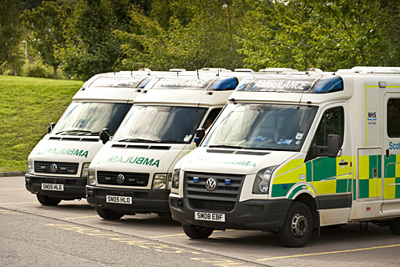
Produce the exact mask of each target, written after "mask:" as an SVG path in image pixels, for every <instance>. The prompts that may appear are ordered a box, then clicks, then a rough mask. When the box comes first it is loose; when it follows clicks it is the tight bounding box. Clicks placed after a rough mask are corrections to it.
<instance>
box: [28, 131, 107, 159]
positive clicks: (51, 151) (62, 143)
mask: <svg viewBox="0 0 400 267" xmlns="http://www.w3.org/2000/svg"><path fill="white" fill-rule="evenodd" d="M102 146H103V143H102V142H101V141H99V138H98V137H82V136H54V135H46V136H45V137H43V139H42V140H40V142H39V143H38V144H37V145H36V146H35V148H34V149H33V150H32V152H31V153H30V155H29V158H31V159H33V160H36V161H37V160H39V161H40V160H43V161H55V162H59V161H65V162H71V161H81V160H84V161H87V162H90V161H91V160H92V159H93V157H94V156H95V155H96V153H97V152H98V151H99V150H100V148H101V147H102Z"/></svg>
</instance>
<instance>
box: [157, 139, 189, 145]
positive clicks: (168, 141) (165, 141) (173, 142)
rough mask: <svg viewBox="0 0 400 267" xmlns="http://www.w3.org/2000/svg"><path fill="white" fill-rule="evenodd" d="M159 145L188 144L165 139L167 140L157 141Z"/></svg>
mask: <svg viewBox="0 0 400 267" xmlns="http://www.w3.org/2000/svg"><path fill="white" fill-rule="evenodd" d="M157 143H171V144H184V143H186V142H185V141H179V140H171V139H165V140H160V141H157Z"/></svg>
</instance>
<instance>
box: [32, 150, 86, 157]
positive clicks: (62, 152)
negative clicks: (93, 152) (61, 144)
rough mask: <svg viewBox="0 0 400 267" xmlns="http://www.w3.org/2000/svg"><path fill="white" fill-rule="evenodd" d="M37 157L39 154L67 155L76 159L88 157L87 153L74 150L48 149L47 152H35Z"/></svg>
mask: <svg viewBox="0 0 400 267" xmlns="http://www.w3.org/2000/svg"><path fill="white" fill-rule="evenodd" d="M36 154H37V155H41V154H56V155H69V156H77V157H85V158H87V157H88V155H89V151H87V150H82V149H79V148H78V149H75V148H60V149H57V148H49V149H47V150H44V151H41V152H37V153H36Z"/></svg>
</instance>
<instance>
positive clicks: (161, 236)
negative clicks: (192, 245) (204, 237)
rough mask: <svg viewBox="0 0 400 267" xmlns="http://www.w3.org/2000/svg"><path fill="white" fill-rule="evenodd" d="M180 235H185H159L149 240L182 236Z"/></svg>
mask: <svg viewBox="0 0 400 267" xmlns="http://www.w3.org/2000/svg"><path fill="white" fill-rule="evenodd" d="M182 235H186V234H174V235H159V236H152V237H151V238H163V237H172V236H182Z"/></svg>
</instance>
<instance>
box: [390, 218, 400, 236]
mask: <svg viewBox="0 0 400 267" xmlns="http://www.w3.org/2000/svg"><path fill="white" fill-rule="evenodd" d="M389 229H390V232H392V233H393V234H395V235H400V218H395V219H393V220H391V221H390V222H389Z"/></svg>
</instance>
